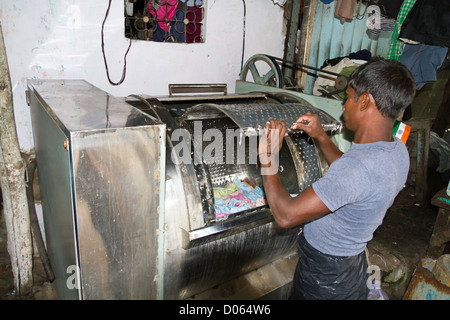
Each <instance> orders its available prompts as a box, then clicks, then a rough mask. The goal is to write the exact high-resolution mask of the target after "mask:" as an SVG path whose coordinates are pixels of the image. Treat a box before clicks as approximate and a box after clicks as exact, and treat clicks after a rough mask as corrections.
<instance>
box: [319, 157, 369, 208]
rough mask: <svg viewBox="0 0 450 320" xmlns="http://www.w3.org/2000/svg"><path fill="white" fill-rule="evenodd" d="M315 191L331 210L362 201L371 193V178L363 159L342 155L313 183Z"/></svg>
mask: <svg viewBox="0 0 450 320" xmlns="http://www.w3.org/2000/svg"><path fill="white" fill-rule="evenodd" d="M312 187H313V189H314V192H315V193H316V194H317V196H318V197H319V198H320V200H322V202H323V203H324V204H325V205H326V206H327V208H328V209H330V211H332V212H334V211H336V210H337V209H339V208H341V207H343V206H344V205H346V204H349V203H354V202H357V201H361V200H362V199H363V198H364V197H366V195H367V194H368V193H370V179H369V175H368V172H367V169H366V167H365V166H364V165H363V163H361V161H359V160H357V159H354V158H351V157H345V156H342V157H341V158H339V159H337V160H335V161H334V162H333V163H332V164H331V165H330V167H329V168H328V171H327V172H326V173H325V175H324V176H323V177H322V178H321V179H319V180H317V181H316V182H315V183H313V185H312Z"/></svg>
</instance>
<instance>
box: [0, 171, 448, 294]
mask: <svg viewBox="0 0 450 320" xmlns="http://www.w3.org/2000/svg"><path fill="white" fill-rule="evenodd" d="M429 171H430V172H429V174H428V180H429V182H428V189H429V190H428V193H427V196H426V198H425V200H424V201H423V202H422V203H420V202H418V201H417V198H416V196H415V195H414V188H413V186H410V185H406V187H405V189H404V190H403V191H402V192H401V193H400V194H399V196H398V197H397V199H396V201H395V203H394V205H393V206H392V207H391V208H390V210H389V211H388V212H387V214H386V217H385V219H384V222H383V224H382V225H381V226H380V227H379V228H378V229H377V231H376V232H375V234H374V239H373V240H372V241H371V242H370V243H369V246H368V248H369V262H370V264H371V265H376V266H378V267H379V268H380V270H381V278H382V289H383V291H384V292H385V293H386V294H387V296H388V298H389V299H390V300H398V299H401V298H402V297H403V294H404V293H405V291H406V288H407V286H408V284H409V281H410V279H411V277H412V275H413V273H414V270H415V268H416V266H417V264H418V263H419V262H420V260H421V259H422V258H423V257H424V256H425V253H426V250H427V248H428V242H429V240H430V236H431V234H432V231H433V226H434V222H435V219H436V215H437V211H438V208H437V207H435V206H432V205H431V204H430V200H431V197H432V196H433V195H434V194H435V193H436V192H437V191H439V190H440V189H442V188H444V187H445V186H446V182H445V181H443V179H442V177H441V176H440V175H439V174H437V173H436V172H434V171H433V170H429ZM6 244H7V239H6V230H5V224H4V219H3V216H1V217H0V300H46V299H47V300H48V299H56V295H55V292H54V290H53V287H52V284H51V283H49V282H47V281H46V277H45V273H44V270H43V268H42V264H41V261H40V259H39V257H38V256H36V257H35V258H34V261H35V264H34V270H33V274H34V282H35V285H34V287H33V291H32V293H31V294H30V295H27V296H18V295H17V294H15V291H14V286H13V278H12V271H11V265H10V260H9V254H8V252H7V248H6Z"/></svg>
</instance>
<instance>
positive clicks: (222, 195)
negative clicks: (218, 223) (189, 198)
mask: <svg viewBox="0 0 450 320" xmlns="http://www.w3.org/2000/svg"><path fill="white" fill-rule="evenodd" d="M213 192H214V201H215V206H214V207H215V211H216V218H220V217H224V216H227V215H231V214H235V213H237V212H242V211H245V210H251V209H254V208H257V207H261V206H264V205H267V201H266V197H265V195H264V190H263V188H261V187H260V186H257V185H256V184H255V183H254V182H252V181H250V180H249V179H248V178H245V179H243V180H241V179H239V177H235V178H234V179H233V181H232V182H227V183H226V184H225V186H223V187H214V188H213Z"/></svg>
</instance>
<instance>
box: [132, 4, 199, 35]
mask: <svg viewBox="0 0 450 320" xmlns="http://www.w3.org/2000/svg"><path fill="white" fill-rule="evenodd" d="M125 1H126V2H125V36H126V37H127V38H130V37H131V38H132V39H138V40H150V41H157V42H178V43H196V42H204V39H203V32H204V28H203V20H204V16H205V11H204V3H205V0H125Z"/></svg>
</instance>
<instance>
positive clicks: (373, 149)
mask: <svg viewBox="0 0 450 320" xmlns="http://www.w3.org/2000/svg"><path fill="white" fill-rule="evenodd" d="M408 170H409V154H408V150H407V149H406V146H405V144H404V143H403V142H402V141H401V140H399V139H397V138H395V141H393V142H375V143H368V144H356V143H353V144H352V146H351V148H350V149H349V150H348V151H347V152H346V153H345V154H344V155H343V156H342V157H341V158H339V159H337V160H335V161H334V162H333V163H332V164H331V165H330V167H329V169H328V171H327V172H326V173H325V175H324V176H323V177H322V178H321V179H319V180H317V181H316V182H315V183H313V185H312V187H313V189H314V191H315V193H316V194H317V196H318V197H319V198H320V199H321V200H322V202H323V203H324V204H325V205H326V206H327V207H328V209H330V211H331V213H329V214H327V215H325V216H322V217H320V218H318V219H316V220H313V221H311V222H309V223H307V224H306V225H305V226H304V233H305V238H306V240H307V241H308V243H309V244H311V245H312V246H313V247H314V248H315V249H316V250H319V251H320V252H322V253H325V254H329V255H333V256H355V255H357V254H359V253H361V252H362V251H364V249H365V248H366V244H367V242H368V241H370V240H371V239H372V237H373V232H374V231H375V230H376V229H377V228H378V226H379V225H380V224H381V223H382V221H383V218H384V215H385V214H386V211H387V209H388V208H389V207H390V206H391V205H392V203H393V202H394V198H395V197H396V196H397V194H398V193H399V192H400V190H401V189H402V188H403V186H404V184H405V182H406V178H407V177H408Z"/></svg>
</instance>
